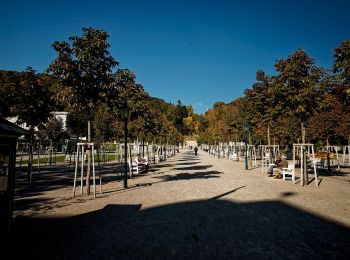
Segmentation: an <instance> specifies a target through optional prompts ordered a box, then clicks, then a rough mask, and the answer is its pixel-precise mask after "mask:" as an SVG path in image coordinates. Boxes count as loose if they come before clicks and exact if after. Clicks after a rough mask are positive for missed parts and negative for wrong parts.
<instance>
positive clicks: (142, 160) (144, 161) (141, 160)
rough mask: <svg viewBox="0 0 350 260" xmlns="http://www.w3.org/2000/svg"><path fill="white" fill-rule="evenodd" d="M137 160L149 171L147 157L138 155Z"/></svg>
mask: <svg viewBox="0 0 350 260" xmlns="http://www.w3.org/2000/svg"><path fill="white" fill-rule="evenodd" d="M137 161H138V162H139V164H141V165H144V166H145V169H146V172H148V160H147V158H144V157H142V156H141V155H138V157H137Z"/></svg>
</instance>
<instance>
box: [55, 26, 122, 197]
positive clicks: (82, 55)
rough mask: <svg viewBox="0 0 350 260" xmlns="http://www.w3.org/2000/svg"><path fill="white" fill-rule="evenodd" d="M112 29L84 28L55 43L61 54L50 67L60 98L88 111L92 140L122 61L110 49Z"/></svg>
mask: <svg viewBox="0 0 350 260" xmlns="http://www.w3.org/2000/svg"><path fill="white" fill-rule="evenodd" d="M108 37H109V35H108V33H107V32H105V31H103V30H97V29H93V28H83V35H82V36H71V37H69V41H70V43H68V42H65V41H56V42H54V44H53V45H52V46H53V48H54V50H55V51H56V53H57V58H56V59H55V60H54V61H53V62H52V63H51V64H50V66H49V69H48V71H49V72H50V73H52V75H53V76H54V77H56V78H57V79H58V81H59V84H60V87H61V91H60V92H59V98H60V100H62V101H63V102H66V104H68V107H69V108H70V109H74V110H76V111H80V112H81V113H85V114H86V115H87V116H88V118H89V120H88V141H89V142H91V141H92V140H91V121H92V116H93V111H94V110H95V109H96V107H98V106H99V104H100V103H101V102H103V101H105V99H106V97H108V95H107V94H108V90H109V88H110V86H111V83H112V82H113V77H112V69H113V68H114V67H115V66H117V65H118V62H117V61H116V60H115V59H114V58H113V57H112V56H111V54H110V53H109V51H108V48H109V47H110V45H109V43H108ZM90 164H91V154H90V156H88V170H87V194H88V195H89V194H90V175H91V168H90Z"/></svg>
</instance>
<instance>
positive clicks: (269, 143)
mask: <svg viewBox="0 0 350 260" xmlns="http://www.w3.org/2000/svg"><path fill="white" fill-rule="evenodd" d="M267 144H268V145H271V142H270V125H268V126H267Z"/></svg>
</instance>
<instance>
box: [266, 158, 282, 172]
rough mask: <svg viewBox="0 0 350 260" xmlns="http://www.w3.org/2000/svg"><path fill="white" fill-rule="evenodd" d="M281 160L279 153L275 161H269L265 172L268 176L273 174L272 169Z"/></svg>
mask: <svg viewBox="0 0 350 260" xmlns="http://www.w3.org/2000/svg"><path fill="white" fill-rule="evenodd" d="M281 161H282V158H281V156H280V155H278V156H277V158H276V161H275V162H274V163H271V164H270V165H269V171H268V172H267V174H268V175H269V177H272V174H273V169H274V168H276V167H277V165H278V164H279V163H280V162H281Z"/></svg>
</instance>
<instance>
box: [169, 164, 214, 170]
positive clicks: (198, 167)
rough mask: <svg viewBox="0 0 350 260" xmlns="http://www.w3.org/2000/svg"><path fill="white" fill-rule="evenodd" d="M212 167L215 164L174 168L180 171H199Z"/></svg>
mask: <svg viewBox="0 0 350 260" xmlns="http://www.w3.org/2000/svg"><path fill="white" fill-rule="evenodd" d="M210 167H213V165H194V166H187V167H177V168H174V169H176V170H179V171H191V170H195V171H199V170H206V169H208V168H210Z"/></svg>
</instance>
